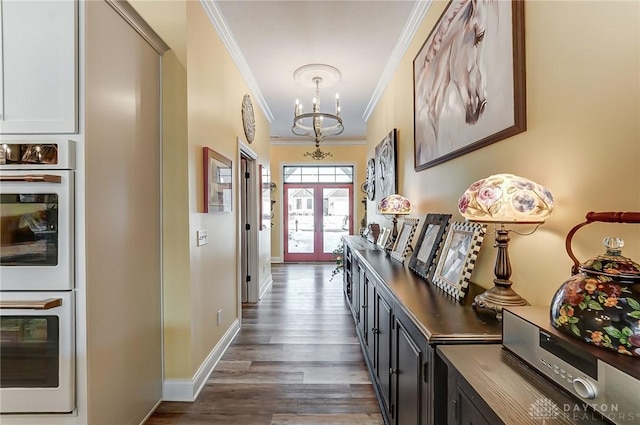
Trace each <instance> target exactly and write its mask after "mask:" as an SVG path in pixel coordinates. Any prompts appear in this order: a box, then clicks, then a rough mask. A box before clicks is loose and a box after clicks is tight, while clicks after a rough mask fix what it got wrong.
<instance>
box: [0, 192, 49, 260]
mask: <svg viewBox="0 0 640 425" xmlns="http://www.w3.org/2000/svg"><path fill="white" fill-rule="evenodd" d="M0 221H1V223H2V228H1V230H0V264H2V265H3V266H55V265H57V264H58V195H56V194H30V193H15V194H13V193H3V194H2V195H0Z"/></svg>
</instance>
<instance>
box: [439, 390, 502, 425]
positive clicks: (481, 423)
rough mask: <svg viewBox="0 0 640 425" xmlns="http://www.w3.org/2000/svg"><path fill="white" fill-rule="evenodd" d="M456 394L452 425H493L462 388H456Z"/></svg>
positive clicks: (452, 405)
mask: <svg viewBox="0 0 640 425" xmlns="http://www.w3.org/2000/svg"><path fill="white" fill-rule="evenodd" d="M455 392H456V394H455V399H454V400H453V403H451V409H452V410H453V411H452V415H451V417H452V420H450V421H449V424H450V425H491V424H490V423H489V422H488V421H487V420H486V419H485V417H484V416H483V415H482V414H481V413H480V411H479V410H478V409H477V408H476V406H475V405H474V404H473V402H472V401H471V400H470V399H469V397H467V395H466V394H465V392H464V391H463V390H462V389H461V388H460V387H458V386H456V388H455ZM496 425H497V424H496Z"/></svg>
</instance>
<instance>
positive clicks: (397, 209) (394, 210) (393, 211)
mask: <svg viewBox="0 0 640 425" xmlns="http://www.w3.org/2000/svg"><path fill="white" fill-rule="evenodd" d="M411 209H412V207H411V202H410V201H409V200H408V199H407V198H405V197H404V196H402V195H398V194H397V193H396V194H393V195H389V196H387V197H386V198H383V199H382V200H381V201H380V202H379V203H378V212H379V213H380V214H382V215H384V216H387V218H388V216H391V217H392V218H391V220H392V221H393V229H392V231H391V239H390V240H389V242H388V244H387V245H392V244H393V243H394V242H395V240H396V238H397V237H398V216H400V215H407V214H411Z"/></svg>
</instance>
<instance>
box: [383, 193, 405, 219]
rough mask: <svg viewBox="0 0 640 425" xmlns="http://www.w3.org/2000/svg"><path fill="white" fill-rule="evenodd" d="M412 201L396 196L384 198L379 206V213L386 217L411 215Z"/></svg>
mask: <svg viewBox="0 0 640 425" xmlns="http://www.w3.org/2000/svg"><path fill="white" fill-rule="evenodd" d="M411 210H412V206H411V201H409V200H408V199H407V198H405V197H404V196H402V195H398V194H394V195H389V196H387V197H386V198H383V199H382V200H381V201H380V203H379V204H378V212H380V214H386V215H406V214H411Z"/></svg>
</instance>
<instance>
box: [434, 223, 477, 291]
mask: <svg viewBox="0 0 640 425" xmlns="http://www.w3.org/2000/svg"><path fill="white" fill-rule="evenodd" d="M485 229H486V225H485V224H481V223H472V222H461V221H454V222H453V223H452V224H451V226H450V227H449V231H448V232H447V237H446V239H445V241H444V244H443V246H442V253H441V254H440V258H439V259H438V265H437V267H436V269H435V272H434V274H433V283H434V284H435V285H437V286H439V287H440V288H441V289H443V290H444V291H445V292H446V293H447V294H449V295H451V296H452V297H453V298H455V299H456V300H458V301H462V300H463V299H464V296H465V295H466V293H467V289H468V288H469V280H470V279H471V272H472V271H473V267H474V266H475V263H476V258H477V257H478V252H480V245H482V240H483V239H484V234H485Z"/></svg>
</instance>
